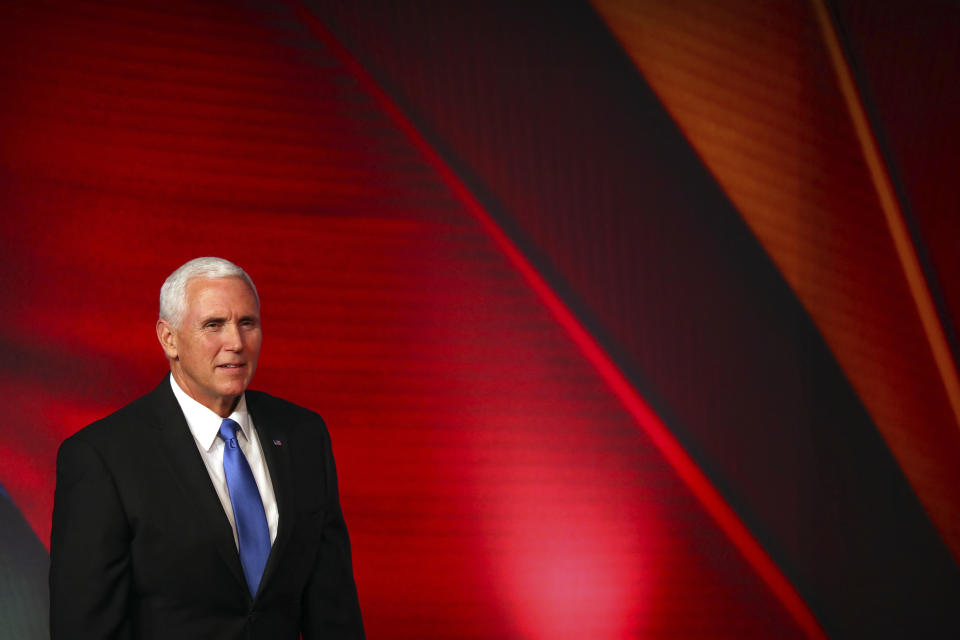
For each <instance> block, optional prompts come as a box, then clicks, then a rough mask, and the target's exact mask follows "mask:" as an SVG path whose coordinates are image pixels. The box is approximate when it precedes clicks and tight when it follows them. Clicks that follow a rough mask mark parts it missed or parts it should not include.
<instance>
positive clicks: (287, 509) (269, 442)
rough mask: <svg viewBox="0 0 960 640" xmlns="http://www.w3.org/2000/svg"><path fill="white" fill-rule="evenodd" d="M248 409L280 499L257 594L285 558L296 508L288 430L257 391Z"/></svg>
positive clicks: (249, 402) (251, 395)
mask: <svg viewBox="0 0 960 640" xmlns="http://www.w3.org/2000/svg"><path fill="white" fill-rule="evenodd" d="M247 410H248V411H250V416H251V417H252V418H253V424H254V426H255V427H256V430H257V437H258V438H259V440H260V449H261V451H263V457H264V459H265V460H266V462H267V469H269V471H270V480H271V482H272V483H273V494H274V497H276V499H277V512H278V514H279V516H280V522H279V524H278V526H277V537H276V540H274V542H273V547H272V548H271V549H270V556H269V558H267V566H266V568H265V569H264V571H263V578H262V579H261V580H260V589H259V590H258V594H259V593H260V592H261V591H263V588H264V585H266V584H268V583H269V581H270V578H271V576H272V575H273V574H274V573H275V572H276V569H277V565H278V563H279V562H280V559H281V558H282V557H283V551H284V549H285V548H286V545H287V542H288V541H289V539H290V532H291V531H292V529H293V518H294V513H295V512H296V510H295V509H294V508H293V505H294V495H293V491H294V488H293V484H294V483H293V478H292V469H291V462H290V447H289V446H287V440H286V429H285V428H284V425H283V424H281V423H280V421H279V419H278V417H277V416H276V415H273V414H271V413H269V412H266V411H264V407H263V406H262V402H261V401H260V398H259V397H258V396H257V394H256V392H253V393H251V392H249V391H248V392H247Z"/></svg>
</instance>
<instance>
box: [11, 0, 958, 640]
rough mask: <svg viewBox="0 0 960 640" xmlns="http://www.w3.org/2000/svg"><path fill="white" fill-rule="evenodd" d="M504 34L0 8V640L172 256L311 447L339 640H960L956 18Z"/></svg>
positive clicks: (31, 604) (309, 7)
mask: <svg viewBox="0 0 960 640" xmlns="http://www.w3.org/2000/svg"><path fill="white" fill-rule="evenodd" d="M516 4H517V3H507V2H502V3H501V2H493V3H476V4H473V5H471V6H465V5H462V4H460V3H445V2H423V3H416V4H397V3H391V2H374V1H365V2H360V3H347V2H326V1H323V0H308V1H307V2H305V3H289V4H275V3H269V2H254V1H251V2H239V3H234V2H203V3H196V2H174V3H169V2H165V3H134V4H133V5H130V4H123V3H112V2H107V1H101V0H91V1H89V2H80V3H63V2H53V1H52V2H43V3H35V2H16V3H6V4H4V5H3V7H2V9H0V25H2V26H0V93H2V98H3V100H2V104H0V131H2V138H0V143H2V146H0V205H2V207H3V215H2V217H0V238H2V242H3V248H4V250H3V252H2V253H0V281H2V286H3V292H4V294H5V295H4V298H3V301H2V303H0V304H2V307H3V308H2V315H3V317H4V320H5V322H4V323H3V325H2V328H0V343H2V349H0V354H2V355H0V379H2V384H3V389H4V390H5V396H6V400H5V403H4V408H3V419H2V420H0V484H2V485H3V487H5V489H6V493H7V494H8V495H9V500H6V499H4V500H0V507H2V509H0V518H2V521H0V526H2V527H3V530H4V531H5V532H10V533H9V535H7V534H5V536H4V537H2V541H3V542H2V544H3V548H2V549H0V561H2V562H4V563H7V562H8V560H6V559H10V558H16V559H18V564H17V568H16V571H11V572H9V575H11V576H14V577H13V578H11V581H9V584H10V585H15V584H20V585H23V584H28V585H34V586H33V587H30V588H26V587H23V588H21V587H17V586H9V587H8V586H6V585H7V584H8V583H4V584H0V589H3V590H2V591H0V598H2V600H0V610H2V611H12V612H15V614H16V616H17V618H16V619H17V620H19V621H21V622H18V624H23V625H25V626H24V627H23V628H24V629H27V631H24V632H23V634H21V635H18V636H17V637H42V635H43V629H44V625H45V621H44V620H42V616H43V615H44V614H43V612H44V610H45V607H46V603H45V600H44V598H45V593H44V592H43V583H44V581H45V575H44V572H45V570H46V561H47V558H46V554H45V552H44V551H43V545H47V544H48V542H49V530H50V510H51V507H52V497H53V482H54V460H55V454H56V448H57V446H58V444H59V442H60V441H61V440H62V439H63V438H64V437H66V436H68V435H70V434H71V433H73V432H75V431H76V430H77V429H79V428H81V427H82V426H84V425H85V424H87V423H89V422H90V421H92V420H95V419H97V418H99V417H101V416H103V415H106V414H107V413H109V412H111V411H113V410H114V409H116V408H118V407H119V406H120V405H122V404H123V403H125V402H127V401H130V400H132V399H134V398H135V397H137V396H139V395H141V394H142V393H145V392H147V391H148V390H149V389H151V388H152V387H153V386H154V385H155V384H156V383H157V381H158V380H159V379H160V378H161V376H162V375H163V374H164V372H165V368H166V363H165V361H164V359H163V356H162V354H161V352H160V350H159V348H158V345H157V344H156V342H155V340H156V339H155V337H154V334H153V323H154V322H155V318H156V300H157V294H158V290H159V286H160V284H161V283H162V281H163V279H164V278H165V277H166V276H167V275H168V274H169V273H170V271H172V270H173V269H174V268H175V267H177V266H178V265H180V264H181V263H183V262H184V261H186V260H187V259H189V258H192V257H195V256H198V255H221V256H223V257H226V258H229V259H231V260H233V261H235V262H237V263H238V264H240V265H241V266H243V267H244V268H245V269H246V270H247V271H248V272H249V273H250V274H251V275H252V277H253V278H254V280H255V281H256V283H257V287H258V289H259V292H260V295H261V299H262V303H263V326H264V336H265V340H264V347H263V355H262V357H261V362H260V366H259V371H258V373H257V376H256V378H255V380H254V382H253V385H252V386H253V388H257V389H262V390H265V391H268V392H270V393H273V394H275V395H279V396H282V397H285V398H287V399H290V400H292V401H295V402H297V403H299V404H302V405H304V406H307V407H309V408H311V409H314V410H316V411H318V412H319V413H321V414H322V415H323V416H324V418H325V419H326V421H327V423H328V424H329V426H330V431H331V435H332V438H333V445H334V451H335V454H336V456H337V463H338V464H337V466H338V471H339V479H340V487H341V493H342V502H343V509H344V514H345V517H346V520H347V523H348V525H349V527H350V532H351V537H352V543H353V554H354V564H355V573H356V579H357V586H358V589H359V592H360V602H361V606H362V609H363V613H364V621H365V625H366V627H367V632H368V635H369V636H370V637H371V638H450V637H456V638H494V637H496V638H545V639H546V638H596V639H602V638H623V637H668V636H670V637H676V636H681V637H682V636H696V637H718V638H719V637H730V638H743V637H758V638H766V637H778V638H779V637H784V638H786V637H804V636H807V637H823V636H831V637H850V636H855V637H860V636H874V635H889V634H893V635H898V636H910V635H924V634H932V633H936V634H937V635H945V636H950V635H954V634H957V633H960V615H958V613H957V612H956V611H955V610H954V609H955V607H954V606H953V603H955V602H957V601H958V600H960V572H958V567H957V564H956V558H957V557H958V556H960V537H958V535H960V534H958V531H960V515H958V513H957V511H956V509H957V505H958V504H960V501H958V500H957V498H958V496H957V492H958V491H960V482H958V480H960V477H958V476H957V474H958V472H957V469H960V459H958V458H960V428H958V424H957V420H956V418H957V415H958V414H957V413H956V408H957V405H956V402H955V398H954V397H953V395H951V394H952V389H953V387H952V386H951V385H952V384H954V381H955V379H956V366H955V362H956V353H957V351H956V338H955V318H956V309H957V306H956V301H957V300H958V299H960V289H958V288H957V282H956V274H955V273H954V271H956V270H955V269H951V267H950V265H951V264H953V263H954V262H955V260H956V255H955V252H954V251H953V249H954V248H955V247H956V246H957V231H958V229H957V226H956V225H957V222H956V220H957V217H956V216H955V213H956V204H955V199H954V198H952V197H951V194H949V193H948V192H947V191H945V190H944V187H943V184H944V182H945V180H946V177H945V176H947V174H948V173H949V172H948V170H947V169H945V168H944V167H946V166H948V163H947V160H948V158H947V157H946V155H945V151H943V150H949V149H952V148H953V147H954V146H955V143H957V142H960V140H957V133H958V132H957V130H956V127H955V125H953V124H952V119H951V118H949V117H948V116H947V115H946V114H949V113H950V111H948V110H945V109H944V107H943V106H942V104H943V102H944V101H946V102H948V103H949V101H950V100H953V101H955V97H956V96H955V95H954V93H955V90H954V89H953V84H952V83H951V82H949V81H948V80H947V78H948V77H950V76H949V73H948V71H949V70H950V69H952V68H954V67H955V64H954V63H955V62H957V60H956V57H957V51H958V50H957V47H956V42H957V39H956V36H957V34H958V32H960V29H958V28H957V26H958V19H957V14H956V10H955V9H951V8H950V7H947V6H943V7H941V6H940V5H937V4H935V3H930V7H928V11H927V13H926V14H922V15H921V12H914V11H911V10H909V9H907V8H906V5H897V4H893V3H889V6H886V5H885V6H884V8H883V11H879V10H878V11H875V12H873V11H868V10H867V9H866V5H863V6H860V5H859V4H857V3H853V2H838V3H829V4H823V3H817V2H812V3H809V4H807V3H793V2H782V3H766V4H764V5H763V7H762V8H757V7H755V6H752V5H750V4H748V3H745V2H739V1H730V2H721V3H712V2H693V1H690V2H679V3H660V2H642V1H640V2H616V1H612V0H611V1H606V0H598V1H597V2H595V3H594V4H593V5H591V4H589V3H586V2H583V3H579V2H572V3H562V4H561V5H560V6H558V5H556V3H522V6H515V5H516ZM923 15H928V16H931V17H929V18H924V17H922V16H923ZM935 16H939V17H940V19H935ZM905 25H909V29H907V28H906V26H905ZM900 33H903V37H902V38H901V39H899V40H898V42H899V43H900V46H899V47H898V48H897V49H896V50H894V49H891V48H884V47H883V46H881V44H880V43H882V42H886V41H888V40H889V39H890V38H891V37H893V36H894V35H897V34H900ZM831 47H833V48H831ZM951 47H952V48H951ZM898 52H899V53H898ZM934 52H936V55H934ZM915 67H916V68H922V69H923V73H920V74H914V73H912V69H914V68H915ZM844 70H846V71H847V72H848V76H844ZM888 70H889V73H887V72H886V71H888ZM845 77H846V78H847V79H846V84H844V82H845V80H844V78H845ZM891 77H893V78H901V80H899V81H896V82H894V81H893V80H891ZM904 87H906V88H905V89H904ZM845 91H846V92H845ZM858 109H860V111H858ZM857 113H862V115H863V116H864V118H865V121H866V123H867V125H868V126H867V129H866V130H864V129H863V128H860V129H858V128H857V126H856V116H857ZM928 115H929V117H927V116H928ZM864 131H866V133H865V132H864ZM871 141H872V142H873V146H871ZM871 154H872V155H871ZM871 162H873V163H874V164H871ZM877 163H879V167H880V168H879V169H877V168H876V167H877V166H878V165H877ZM924 176H930V177H929V178H925V177H924ZM938 176H939V177H938ZM884 180H886V182H884ZM885 184H886V185H887V186H888V187H889V189H890V192H891V193H892V194H893V195H892V204H891V201H890V198H887V199H886V200H885V199H884V198H885V196H884V193H885V192H884V191H883V189H884V185H885ZM891 207H892V209H891ZM891 212H892V213H891ZM894 214H895V216H894V217H893V218H891V215H894ZM896 216H899V218H897V217H896ZM897 220H899V221H900V222H899V224H901V225H902V227H903V229H905V231H904V232H903V234H902V235H901V236H897V229H898V228H900V227H897V224H898V222H897ZM898 238H899V240H898ZM898 242H899V243H900V244H898ZM904 242H905V243H906V244H904ZM910 251H912V252H913V254H912V255H913V256H914V257H913V259H914V260H915V266H916V273H919V276H911V275H910V274H911V273H912V272H911V271H910V268H911V267H910V265H911V264H914V263H911V262H910V255H911V254H910ZM911 278H912V279H911ZM924 296H926V297H924ZM924 305H927V306H926V307H925V306H924ZM937 331H939V333H937ZM938 336H939V338H938ZM938 340H939V341H938ZM951 367H952V369H951ZM951 376H953V377H951ZM28 525H29V526H28ZM21 549H27V550H30V552H29V553H26V552H21V551H20V550H21ZM31 554H32V555H31ZM28 556H29V559H28ZM21 560H22V562H21ZM4 566H6V564H5V565H4ZM11 566H12V565H11ZM4 573H5V574H6V573H8V572H4ZM18 581H19V582H18ZM36 585H40V586H39V588H36ZM38 589H39V590H38ZM24 594H27V595H24ZM31 625H32V626H31ZM11 637H12V636H11Z"/></svg>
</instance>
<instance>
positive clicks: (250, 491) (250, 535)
mask: <svg viewBox="0 0 960 640" xmlns="http://www.w3.org/2000/svg"><path fill="white" fill-rule="evenodd" d="M239 428H240V425H239V424H237V423H236V422H234V421H233V420H231V419H230V418H224V419H223V422H222V423H220V437H221V438H223V442H224V447H223V471H224V474H225V475H226V477H227V489H229V490H230V504H232V505H233V519H234V522H236V524H237V539H238V543H239V547H240V565H241V566H242V567H243V576H244V577H245V578H246V579H247V587H248V588H249V589H250V595H251V596H256V594H257V587H258V586H260V578H261V577H262V576H263V568H264V567H266V566H267V556H269V555H270V528H269V527H268V526H267V515H266V513H264V511H263V502H262V501H261V500H260V492H259V491H258V490H257V482H256V481H255V480H254V479H253V472H252V471H250V465H249V464H247V459H246V457H244V455H243V451H242V450H241V449H240V446H239V445H238V444H237V429H239Z"/></svg>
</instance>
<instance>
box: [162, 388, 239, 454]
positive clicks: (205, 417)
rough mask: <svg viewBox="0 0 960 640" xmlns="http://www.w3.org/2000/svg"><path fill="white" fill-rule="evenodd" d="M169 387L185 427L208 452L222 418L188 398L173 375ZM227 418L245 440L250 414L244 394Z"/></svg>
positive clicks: (211, 447)
mask: <svg viewBox="0 0 960 640" xmlns="http://www.w3.org/2000/svg"><path fill="white" fill-rule="evenodd" d="M170 387H171V388H172V389H173V395H174V396H175V397H176V399H177V402H178V403H179V404H180V409H181V410H182V411H183V417H184V418H186V419H187V426H188V427H190V432H191V433H192V434H193V438H194V439H195V440H196V441H197V442H198V443H199V444H200V446H201V447H203V449H204V450H205V451H210V450H211V449H213V445H214V444H216V442H217V434H218V433H219V432H220V424H221V423H222V422H223V418H221V417H220V416H218V415H217V414H216V413H214V412H213V411H211V410H210V409H208V408H207V407H205V406H203V405H202V404H200V403H199V402H197V401H196V400H194V399H193V398H191V397H190V396H188V395H187V392H186V391H184V390H183V389H181V388H180V385H179V384H177V381H176V380H175V379H174V377H173V374H171V375H170ZM228 417H229V418H230V419H231V420H233V421H235V422H236V423H237V424H239V425H240V430H239V431H237V435H238V436H239V435H240V434H241V433H242V434H244V438H246V435H245V434H246V433H248V430H249V425H250V413H249V412H248V411H247V396H246V394H244V395H242V396H240V402H238V403H237V406H236V408H235V409H234V410H233V413H231V414H230V415H229V416H228Z"/></svg>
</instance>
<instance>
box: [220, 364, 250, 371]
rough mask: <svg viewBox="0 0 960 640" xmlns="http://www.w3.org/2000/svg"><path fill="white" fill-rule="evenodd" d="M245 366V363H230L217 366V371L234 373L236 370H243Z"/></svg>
mask: <svg viewBox="0 0 960 640" xmlns="http://www.w3.org/2000/svg"><path fill="white" fill-rule="evenodd" d="M246 366H247V364H246V363H245V362H242V363H237V362H231V363H228V364H218V365H217V369H226V370H227V371H235V370H237V369H243V368H244V367H246Z"/></svg>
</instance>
